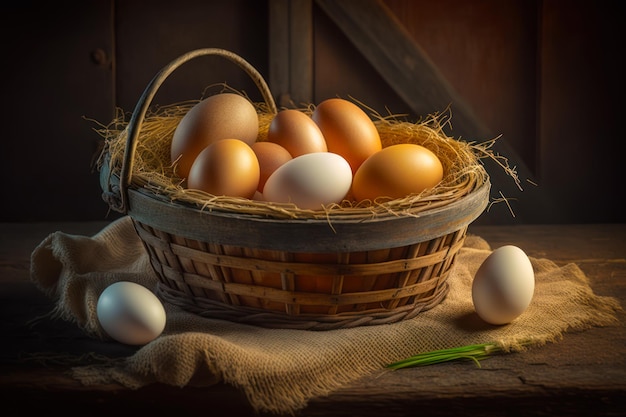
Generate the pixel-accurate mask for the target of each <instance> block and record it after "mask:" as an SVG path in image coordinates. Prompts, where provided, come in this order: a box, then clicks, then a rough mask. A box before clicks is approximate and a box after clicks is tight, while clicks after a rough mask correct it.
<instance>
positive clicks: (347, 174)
mask: <svg viewBox="0 0 626 417" xmlns="http://www.w3.org/2000/svg"><path fill="white" fill-rule="evenodd" d="M351 185H352V168H350V164H349V163H348V161H346V160H345V159H344V158H343V157H342V156H340V155H337V154H335V153H331V152H314V153H307V154H304V155H300V156H297V157H295V158H293V159H291V160H290V161H287V162H286V163H284V164H283V165H281V166H280V167H278V169H276V170H275V171H274V172H273V173H272V174H271V175H270V177H269V178H268V179H267V181H266V183H265V187H264V188H263V197H264V198H265V200H266V201H272V202H278V203H294V204H295V205H296V206H298V207H299V208H301V209H311V210H320V209H321V208H322V205H328V204H331V203H339V202H341V201H342V200H343V198H344V197H345V196H346V194H348V191H350V186H351Z"/></svg>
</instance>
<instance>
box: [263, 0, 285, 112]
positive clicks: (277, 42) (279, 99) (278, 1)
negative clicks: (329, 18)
mask: <svg viewBox="0 0 626 417" xmlns="http://www.w3.org/2000/svg"><path fill="white" fill-rule="evenodd" d="M268 10H269V26H268V31H269V44H268V50H269V77H268V83H269V86H270V89H271V90H272V93H273V95H274V100H276V103H277V104H278V105H279V106H283V105H284V103H286V102H288V101H289V0H269V2H268Z"/></svg>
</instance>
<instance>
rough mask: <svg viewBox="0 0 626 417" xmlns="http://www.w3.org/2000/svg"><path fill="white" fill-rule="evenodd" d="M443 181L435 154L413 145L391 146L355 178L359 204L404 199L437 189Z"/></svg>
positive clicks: (376, 156)
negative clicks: (378, 199)
mask: <svg viewBox="0 0 626 417" xmlns="http://www.w3.org/2000/svg"><path fill="white" fill-rule="evenodd" d="M442 178H443V166H442V165H441V161H440V160H439V158H438V157H437V155H435V154H434V153H433V152H432V151H431V150H429V149H427V148H425V147H423V146H420V145H415V144H411V143H402V144H398V145H392V146H388V147H386V148H383V149H382V150H380V151H378V152H376V153H375V154H373V155H372V156H370V157H369V158H367V159H366V160H365V162H363V163H362V164H361V166H360V167H359V169H358V170H357V172H356V174H354V179H353V181H352V194H353V196H354V198H355V199H356V200H357V201H363V200H366V199H369V200H372V201H373V200H375V199H377V198H378V197H387V198H391V199H396V198H403V197H406V196H408V195H410V194H414V193H420V192H422V191H424V190H425V189H427V188H432V187H434V186H436V185H437V184H438V183H439V182H440V181H441V180H442Z"/></svg>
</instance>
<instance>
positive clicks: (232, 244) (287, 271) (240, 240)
mask: <svg viewBox="0 0 626 417" xmlns="http://www.w3.org/2000/svg"><path fill="white" fill-rule="evenodd" d="M203 55H217V56H221V57H224V58H227V59H230V60H231V61H233V62H235V63H237V64H238V65H239V66H240V67H241V68H242V69H244V70H245V71H246V72H248V74H249V75H250V76H251V77H252V79H253V80H254V81H255V82H256V84H257V86H259V88H260V90H261V92H262V93H263V96H264V99H265V100H266V102H267V103H268V106H269V108H270V111H273V112H276V107H275V104H274V102H273V99H272V96H271V93H269V89H268V88H267V85H266V84H265V81H264V80H263V78H262V77H261V76H260V74H258V73H257V72H256V70H255V69H254V68H252V67H251V66H250V65H249V64H248V63H247V62H245V61H244V60H243V59H241V58H240V57H238V56H237V55H235V54H233V53H231V52H228V51H224V50H221V49H200V50H195V51H192V52H190V53H188V54H185V55H183V56H181V57H180V58H178V59H177V60H175V61H173V62H172V63H170V64H169V65H168V66H166V67H165V68H164V69H163V70H162V71H161V72H159V74H157V76H156V77H155V78H154V79H153V80H152V82H151V83H150V84H149V86H148V87H147V88H146V90H145V91H144V94H143V95H142V97H141V99H140V100H139V102H138V103H137V106H136V109H135V111H134V113H133V115H132V117H131V120H130V122H129V126H128V139H127V144H126V150H125V155H124V163H123V165H122V168H121V172H119V173H116V172H112V169H111V167H109V166H107V165H106V164H105V165H104V166H103V167H102V169H101V184H102V186H103V190H104V195H105V197H106V199H107V201H108V202H109V204H110V205H111V207H112V208H114V209H115V210H117V211H120V212H122V213H127V214H128V215H129V216H130V217H131V218H132V219H133V222H134V224H135V227H136V230H137V233H138V235H139V237H140V238H141V240H142V241H143V243H144V245H145V247H146V250H147V252H148V254H149V256H150V260H151V264H152V267H153V268H154V271H155V272H156V273H157V275H158V276H159V278H160V285H159V295H160V296H161V297H162V298H163V299H165V300H167V301H168V302H171V303H173V304H177V305H180V306H182V307H183V308H185V309H186V310H189V311H192V312H194V313H197V314H199V315H203V316H207V317H213V318H219V319H225V320H231V321H238V322H243V323H249V324H254V325H259V326H265V327H276V328H300V329H309V330H328V329H337V328H346V327H354V326H363V325H373V324H383V323H392V322H397V321H400V320H405V319H409V318H413V317H416V316H417V315H418V314H419V313H420V312H421V311H425V310H427V309H430V308H432V307H434V306H436V305H438V304H439V303H440V302H441V301H442V300H443V299H444V298H445V295H446V293H447V289H448V284H447V282H446V280H447V278H448V276H449V274H450V271H451V268H452V267H453V265H454V260H455V256H456V254H457V252H458V251H459V249H460V248H461V247H462V245H463V242H464V239H465V235H466V231H467V227H468V225H469V224H470V223H471V222H472V221H473V220H474V219H476V218H477V217H478V216H479V215H480V214H481V213H482V212H483V210H484V209H485V207H486V205H487V202H488V196H489V189H490V184H489V180H488V177H486V178H485V181H484V183H482V184H480V185H479V186H478V187H476V189H475V190H473V191H472V192H470V193H468V194H467V195H465V196H463V197H462V198H458V199H455V200H454V201H451V202H450V203H448V204H445V205H439V206H436V207H434V208H432V209H427V210H421V211H420V212H419V213H417V214H414V215H412V214H411V213H410V212H407V213H406V214H405V215H393V214H391V215H387V216H378V217H363V218H359V217H354V218H350V217H348V218H346V219H339V220H335V221H329V220H328V219H325V218H323V217H322V218H305V219H298V218H294V219H284V218H271V217H268V216H263V215H253V214H248V213H241V212H237V211H236V210H207V209H206V208H204V209H203V208H202V207H194V206H190V205H187V204H183V203H180V202H176V201H172V200H171V199H168V198H167V196H163V195H158V194H156V193H153V192H151V191H150V190H149V189H146V188H145V187H141V186H137V184H135V183H134V182H133V176H132V173H133V158H134V153H135V152H136V141H137V136H138V135H139V131H140V130H141V125H142V122H143V119H144V117H145V114H146V112H147V110H148V107H149V105H150V102H151V100H152V98H153V97H154V95H155V93H156V91H157V89H158V87H159V86H160V84H161V83H162V82H163V81H164V80H165V78H166V77H167V76H168V75H169V74H170V73H171V72H172V71H174V70H175V69H176V68H177V67H179V66H180V65H182V64H183V63H185V62H187V61H189V60H190V59H192V58H195V57H198V56H203Z"/></svg>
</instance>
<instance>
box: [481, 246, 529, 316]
mask: <svg viewBox="0 0 626 417" xmlns="http://www.w3.org/2000/svg"><path fill="white" fill-rule="evenodd" d="M534 292H535V273H534V271H533V266H532V264H531V262H530V259H529V258H528V256H527V255H526V253H525V252H524V251H523V250H522V249H520V248H518V247H517V246H513V245H505V246H501V247H499V248H498V249H496V250H494V251H493V252H491V253H490V254H489V256H487V258H486V259H485V260H484V261H483V263H482V264H481V265H480V267H479V268H478V270H477V271H476V274H475V275H474V281H473V283H472V301H473V303H474V309H475V310H476V313H477V314H478V316H479V317H480V318H481V319H483V320H484V321H486V322H487V323H490V324H495V325H502V324H508V323H510V322H512V321H513V320H515V319H516V318H517V317H519V316H520V315H521V314H522V313H523V312H524V311H526V309H527V308H528V306H529V305H530V302H531V301H532V298H533V295H534Z"/></svg>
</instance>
